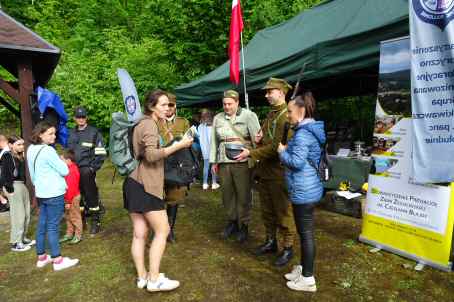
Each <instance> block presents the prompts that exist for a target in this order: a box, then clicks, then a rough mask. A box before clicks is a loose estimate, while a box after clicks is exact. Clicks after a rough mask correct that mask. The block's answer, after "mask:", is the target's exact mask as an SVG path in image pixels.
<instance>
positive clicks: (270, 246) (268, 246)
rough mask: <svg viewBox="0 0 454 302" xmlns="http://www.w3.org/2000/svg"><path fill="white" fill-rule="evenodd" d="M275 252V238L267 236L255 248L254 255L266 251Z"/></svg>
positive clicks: (260, 254) (263, 253)
mask: <svg viewBox="0 0 454 302" xmlns="http://www.w3.org/2000/svg"><path fill="white" fill-rule="evenodd" d="M276 252H277V241H276V238H267V239H266V241H265V242H264V243H263V244H261V245H259V246H258V247H257V249H256V250H255V255H256V256H262V255H265V254H268V253H276Z"/></svg>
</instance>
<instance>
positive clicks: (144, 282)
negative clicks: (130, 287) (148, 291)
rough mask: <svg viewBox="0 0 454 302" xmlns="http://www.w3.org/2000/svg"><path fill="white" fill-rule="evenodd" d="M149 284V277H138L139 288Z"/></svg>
mask: <svg viewBox="0 0 454 302" xmlns="http://www.w3.org/2000/svg"><path fill="white" fill-rule="evenodd" d="M147 284H148V279H147V277H145V278H140V277H139V278H137V288H140V289H144V288H145V287H147Z"/></svg>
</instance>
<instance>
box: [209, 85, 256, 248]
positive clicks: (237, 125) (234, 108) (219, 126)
mask: <svg viewBox="0 0 454 302" xmlns="http://www.w3.org/2000/svg"><path fill="white" fill-rule="evenodd" d="M222 104H223V108H224V112H221V113H218V114H217V115H216V116H215V117H214V119H213V130H212V131H211V147H210V163H211V164H212V170H213V173H215V174H216V173H217V172H218V171H219V174H218V175H219V176H220V178H221V181H222V202H223V204H224V207H225V210H226V212H227V219H228V223H227V226H226V227H225V228H224V232H223V237H224V238H225V239H227V238H229V237H230V236H232V235H235V234H236V239H237V240H238V241H239V242H244V241H246V240H247V239H248V234H249V229H248V225H249V221H250V218H251V202H252V200H251V198H252V195H251V179H250V170H249V166H248V162H247V159H245V160H242V161H236V160H235V159H234V157H231V156H230V158H229V157H228V156H229V153H228V150H229V149H228V148H230V147H235V146H239V147H240V148H239V149H238V153H239V152H241V147H246V148H252V147H253V146H254V145H255V143H254V142H253V138H254V137H255V135H256V134H257V133H258V132H259V130H260V124H259V121H258V118H257V115H256V114H255V113H254V112H252V111H250V110H247V109H244V108H241V107H240V106H239V95H238V92H236V91H234V90H227V91H225V92H224V97H223V99H222Z"/></svg>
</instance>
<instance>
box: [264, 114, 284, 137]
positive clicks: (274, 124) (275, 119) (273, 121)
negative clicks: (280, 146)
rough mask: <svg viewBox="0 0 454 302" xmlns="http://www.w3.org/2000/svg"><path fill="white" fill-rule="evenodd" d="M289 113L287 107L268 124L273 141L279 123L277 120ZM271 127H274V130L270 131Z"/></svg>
mask: <svg viewBox="0 0 454 302" xmlns="http://www.w3.org/2000/svg"><path fill="white" fill-rule="evenodd" d="M286 112H287V107H285V108H284V109H282V110H281V111H280V112H279V114H278V115H277V116H276V117H275V118H274V119H273V120H272V121H270V123H269V124H268V135H269V136H270V137H271V139H273V138H274V134H275V133H276V123H277V120H278V119H279V118H280V117H281V116H282V115H283V114H284V113H286ZM270 126H272V127H273V130H271V129H270Z"/></svg>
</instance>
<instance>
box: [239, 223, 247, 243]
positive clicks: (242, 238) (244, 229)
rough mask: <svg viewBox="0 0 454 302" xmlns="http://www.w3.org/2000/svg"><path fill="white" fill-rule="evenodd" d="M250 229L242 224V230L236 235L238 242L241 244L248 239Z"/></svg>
mask: <svg viewBox="0 0 454 302" xmlns="http://www.w3.org/2000/svg"><path fill="white" fill-rule="evenodd" d="M248 235H249V228H248V225H247V224H242V225H241V228H240V230H239V231H238V233H237V234H236V240H237V241H238V242H239V243H243V242H245V241H246V240H247V239H248Z"/></svg>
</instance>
